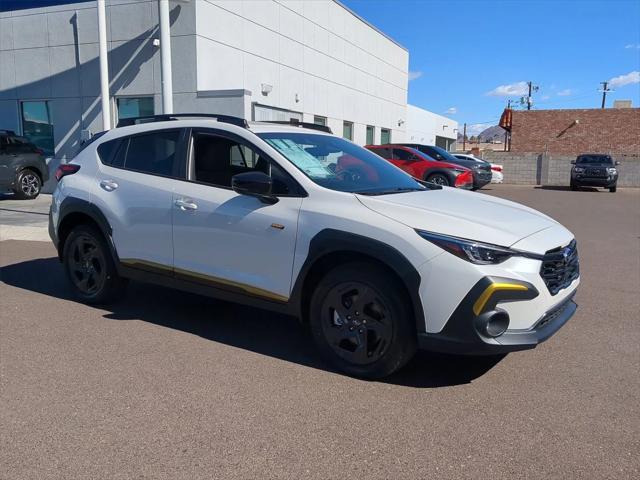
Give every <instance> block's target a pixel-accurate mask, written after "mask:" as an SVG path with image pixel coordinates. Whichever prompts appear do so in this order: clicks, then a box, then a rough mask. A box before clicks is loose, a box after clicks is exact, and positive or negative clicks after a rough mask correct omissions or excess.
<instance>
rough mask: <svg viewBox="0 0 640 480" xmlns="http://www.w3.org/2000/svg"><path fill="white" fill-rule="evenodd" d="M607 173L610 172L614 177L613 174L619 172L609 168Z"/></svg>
mask: <svg viewBox="0 0 640 480" xmlns="http://www.w3.org/2000/svg"><path fill="white" fill-rule="evenodd" d="M607 171H608V172H609V173H610V174H611V175H613V174H615V173H618V171H617V170H616V169H615V168H613V167H611V168H607Z"/></svg>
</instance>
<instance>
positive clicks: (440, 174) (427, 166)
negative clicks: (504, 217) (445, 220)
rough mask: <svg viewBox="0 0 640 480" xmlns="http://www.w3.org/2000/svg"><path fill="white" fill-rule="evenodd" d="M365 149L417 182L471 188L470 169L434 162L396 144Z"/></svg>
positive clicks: (471, 177)
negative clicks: (417, 180) (422, 181)
mask: <svg viewBox="0 0 640 480" xmlns="http://www.w3.org/2000/svg"><path fill="white" fill-rule="evenodd" d="M365 148H366V149H368V150H370V151H372V152H373V153H375V154H377V155H379V156H381V157H382V158H384V159H385V160H387V161H389V162H390V163H392V164H394V165H395V166H396V167H399V168H400V169H402V170H403V171H405V172H406V173H408V174H409V175H411V176H412V177H414V178H417V179H419V180H424V181H426V182H431V183H435V184H437V185H442V186H447V187H448V186H451V187H457V188H464V189H471V188H473V175H472V172H471V170H470V169H468V168H466V167H463V166H460V165H456V164H453V163H449V162H444V161H437V160H434V159H433V158H431V157H430V156H429V155H427V154H426V153H424V152H421V151H420V150H416V149H415V148H411V147H405V146H404V145H396V144H385V145H366V146H365Z"/></svg>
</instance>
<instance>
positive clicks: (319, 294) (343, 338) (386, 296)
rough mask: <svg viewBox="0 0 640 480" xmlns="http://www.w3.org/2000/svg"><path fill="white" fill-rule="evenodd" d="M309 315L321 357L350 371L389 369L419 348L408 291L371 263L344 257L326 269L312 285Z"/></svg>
mask: <svg viewBox="0 0 640 480" xmlns="http://www.w3.org/2000/svg"><path fill="white" fill-rule="evenodd" d="M308 318H309V326H310V327H311V333H312V335H313V339H314V342H315V344H316V346H317V347H318V351H319V353H320V355H321V356H322V357H323V359H324V360H325V361H326V362H327V363H329V364H331V365H332V366H334V367H335V368H336V369H338V370H341V371H343V372H345V373H347V374H348V375H352V376H354V377H360V378H367V379H376V378H382V377H385V376H387V375H390V374H392V373H393V372H395V371H396V370H398V369H399V368H401V367H402V366H403V365H405V364H406V363H407V362H408V361H409V360H410V359H411V358H412V357H413V355H414V354H415V352H416V349H417V337H416V327H415V320H414V316H413V310H412V307H411V303H410V300H409V297H408V293H407V292H405V287H404V285H403V284H402V281H401V280H400V279H399V278H397V277H396V276H395V274H394V273H393V272H392V271H390V270H389V269H387V268H386V267H384V266H382V265H378V264H375V263H370V262H367V261H354V262H350V263H343V264H341V265H338V266H335V267H334V268H333V269H332V270H330V271H329V272H327V273H326V274H325V276H324V277H323V278H322V279H321V280H320V281H319V282H318V284H317V285H316V286H315V287H314V290H313V295H312V297H311V302H310V304H309V311H308Z"/></svg>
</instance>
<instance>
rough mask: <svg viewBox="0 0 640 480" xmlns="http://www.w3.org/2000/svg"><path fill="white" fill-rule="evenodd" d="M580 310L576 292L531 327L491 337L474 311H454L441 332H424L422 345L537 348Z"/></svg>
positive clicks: (477, 351) (488, 351) (490, 351)
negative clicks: (477, 319)
mask: <svg viewBox="0 0 640 480" xmlns="http://www.w3.org/2000/svg"><path fill="white" fill-rule="evenodd" d="M576 310H577V305H576V303H575V302H574V301H573V294H571V295H570V296H569V297H567V298H565V299H564V300H563V301H561V302H560V303H559V304H558V305H556V306H554V307H553V308H552V309H550V310H549V311H548V312H546V313H545V314H544V315H543V316H542V318H540V319H539V320H538V321H537V322H536V324H535V325H534V326H533V327H532V328H530V329H527V330H507V331H506V332H505V333H503V334H502V335H500V336H498V337H496V338H491V337H488V336H486V335H483V334H482V333H481V332H480V331H479V330H478V328H477V327H476V321H475V318H476V317H474V316H473V315H466V316H465V315H457V316H456V315H454V316H453V317H452V318H451V320H450V321H449V322H448V323H447V325H446V327H445V328H444V329H443V330H442V331H441V332H439V333H420V334H419V335H418V345H419V347H420V348H421V349H424V350H430V351H436V352H443V353H455V354H464V355H494V354H501V353H508V352H515V351H518V350H528V349H531V348H535V347H536V346H537V345H538V344H539V343H542V342H544V341H545V340H547V339H548V338H550V337H551V336H552V335H554V334H555V333H556V332H557V331H558V330H560V328H561V327H562V326H563V325H564V324H565V323H567V322H568V321H569V319H570V318H571V317H572V316H573V314H574V313H575V312H576Z"/></svg>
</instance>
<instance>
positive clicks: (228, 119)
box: [116, 113, 249, 128]
mask: <svg viewBox="0 0 640 480" xmlns="http://www.w3.org/2000/svg"><path fill="white" fill-rule="evenodd" d="M180 118H213V119H215V120H217V121H218V122H222V123H230V124H232V125H236V126H238V127H242V128H248V127H249V124H248V123H247V121H246V120H245V119H244V118H240V117H232V116H231V115H218V114H217V113H166V114H162V115H147V116H144V117H132V118H123V119H122V120H120V121H119V122H118V125H116V128H117V127H128V126H130V125H139V124H141V123H153V122H168V121H171V120H178V119H180Z"/></svg>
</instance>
